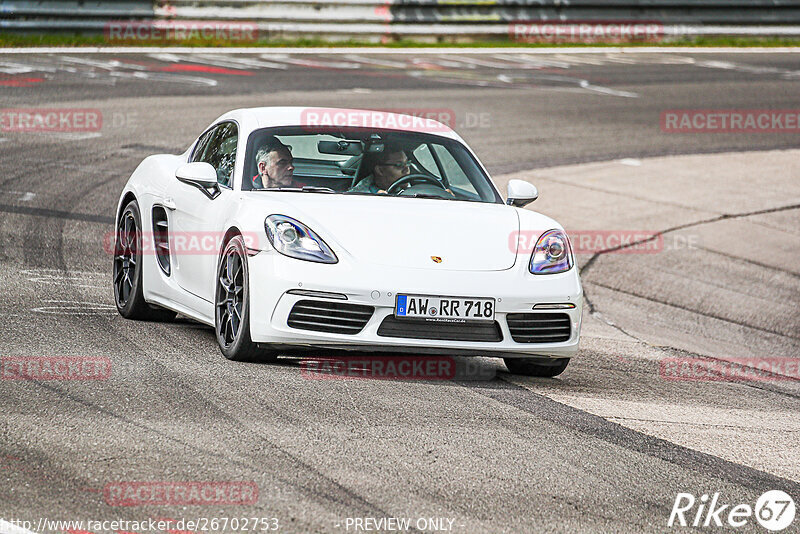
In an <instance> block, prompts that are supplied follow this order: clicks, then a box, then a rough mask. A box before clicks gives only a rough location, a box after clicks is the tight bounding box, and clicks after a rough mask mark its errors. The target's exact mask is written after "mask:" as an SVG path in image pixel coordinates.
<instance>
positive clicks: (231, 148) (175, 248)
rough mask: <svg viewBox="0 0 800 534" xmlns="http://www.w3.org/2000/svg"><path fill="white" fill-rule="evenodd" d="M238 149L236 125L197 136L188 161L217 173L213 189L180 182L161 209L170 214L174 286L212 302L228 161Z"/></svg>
mask: <svg viewBox="0 0 800 534" xmlns="http://www.w3.org/2000/svg"><path fill="white" fill-rule="evenodd" d="M237 144H238V127H237V125H236V123H234V122H231V121H227V122H222V123H220V124H218V125H216V126H214V127H213V128H211V129H210V130H208V131H207V132H206V133H205V134H203V135H202V136H201V137H200V140H199V141H198V143H197V145H196V147H195V149H194V151H193V152H192V155H191V157H190V158H189V162H196V161H203V162H206V163H208V164H210V165H211V166H212V167H214V169H215V170H216V171H217V182H218V189H217V190H216V191H209V190H205V189H203V188H202V187H198V186H195V185H193V184H188V183H185V182H181V181H179V180H177V179H175V180H174V182H173V183H172V184H171V185H170V187H169V188H168V191H169V193H168V195H167V196H168V198H167V199H166V202H165V204H168V208H169V209H170V210H171V217H170V219H171V223H170V225H171V233H172V239H171V241H170V244H171V249H172V250H171V252H172V257H173V262H174V265H175V271H174V276H175V278H176V280H177V282H178V284H179V285H180V286H181V287H182V288H183V289H185V290H186V291H189V292H190V293H193V294H194V295H196V296H198V297H200V298H202V299H204V300H207V301H209V302H213V300H214V288H215V284H214V281H215V279H216V266H217V259H218V253H219V249H220V246H221V239H222V237H223V234H224V231H225V229H224V228H222V225H223V223H224V217H225V214H226V213H228V206H229V205H230V204H231V203H232V202H233V196H234V195H233V189H232V186H233V176H234V162H235V161H236V148H237Z"/></svg>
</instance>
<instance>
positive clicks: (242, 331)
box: [214, 235, 255, 360]
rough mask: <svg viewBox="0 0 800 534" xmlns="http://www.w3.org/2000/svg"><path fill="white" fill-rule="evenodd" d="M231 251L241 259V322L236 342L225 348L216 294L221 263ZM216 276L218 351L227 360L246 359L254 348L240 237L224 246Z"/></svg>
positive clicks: (246, 267) (246, 266)
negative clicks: (234, 251)
mask: <svg viewBox="0 0 800 534" xmlns="http://www.w3.org/2000/svg"><path fill="white" fill-rule="evenodd" d="M231 250H237V251H238V253H239V255H240V256H241V258H242V271H243V273H242V275H243V276H242V278H243V289H242V322H241V325H240V328H239V332H238V335H237V336H236V340H235V341H234V342H233V343H231V344H230V346H228V347H225V342H224V340H223V339H222V336H220V328H219V316H220V313H219V308H218V307H217V292H218V291H219V276H220V269H221V267H222V262H223V261H225V258H226V257H227V256H228V253H229V252H230V251H231ZM216 274H217V275H216V278H215V280H216V284H215V288H214V335H215V336H216V338H217V344H218V345H219V349H220V351H221V352H222V354H223V355H224V356H225V357H226V358H228V359H229V360H239V359H244V358H248V357H249V356H250V355H251V353H252V352H253V351H254V350H255V346H254V344H253V342H252V340H251V338H250V268H249V266H248V264H247V251H246V249H245V246H244V240H243V239H242V237H241V236H239V235H236V236H234V237H232V238H231V239H230V241H228V242H227V244H226V245H225V249H224V250H223V253H222V255H220V257H219V261H218V262H217V270H216Z"/></svg>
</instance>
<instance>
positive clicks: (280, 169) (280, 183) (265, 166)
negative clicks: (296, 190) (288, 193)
mask: <svg viewBox="0 0 800 534" xmlns="http://www.w3.org/2000/svg"><path fill="white" fill-rule="evenodd" d="M256 165H257V167H258V174H257V175H255V176H253V188H254V189H264V188H268V187H303V186H304V185H306V184H303V183H301V182H298V181H296V180H295V179H294V159H293V158H292V153H291V151H290V147H288V146H286V145H284V144H283V143H281V142H280V140H279V139H277V138H276V137H272V138H270V139H269V140H267V142H266V144H264V146H262V147H261V148H260V149H259V150H258V152H256Z"/></svg>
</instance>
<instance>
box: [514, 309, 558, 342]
mask: <svg viewBox="0 0 800 534" xmlns="http://www.w3.org/2000/svg"><path fill="white" fill-rule="evenodd" d="M506 321H507V322H508V329H509V330H510V331H511V338H512V339H513V340H514V341H516V342H517V343H558V342H560V341H567V340H569V338H570V335H571V333H572V329H571V321H570V318H569V315H567V314H566V313H509V314H508V315H506Z"/></svg>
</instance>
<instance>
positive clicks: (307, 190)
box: [257, 185, 336, 193]
mask: <svg viewBox="0 0 800 534" xmlns="http://www.w3.org/2000/svg"><path fill="white" fill-rule="evenodd" d="M257 191H292V192H295V193H336V191H335V190H333V189H331V188H330V187H317V186H315V185H304V186H303V187H265V188H263V189H260V190H257Z"/></svg>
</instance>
